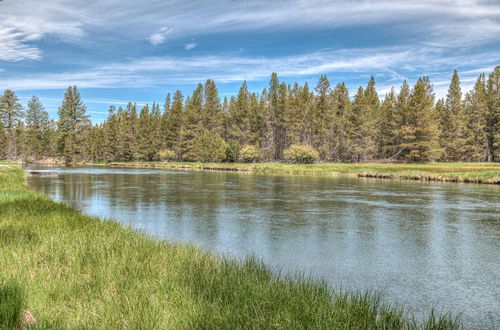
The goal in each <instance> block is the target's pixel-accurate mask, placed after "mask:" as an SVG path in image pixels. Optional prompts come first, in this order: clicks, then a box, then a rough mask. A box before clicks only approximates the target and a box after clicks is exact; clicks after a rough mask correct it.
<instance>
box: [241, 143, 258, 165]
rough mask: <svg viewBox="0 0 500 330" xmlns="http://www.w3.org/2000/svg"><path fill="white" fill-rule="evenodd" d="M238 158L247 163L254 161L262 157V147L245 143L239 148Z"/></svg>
mask: <svg viewBox="0 0 500 330" xmlns="http://www.w3.org/2000/svg"><path fill="white" fill-rule="evenodd" d="M240 159H241V160H242V161H244V162H247V163H255V162H258V161H259V160H261V159H262V149H260V148H258V147H256V146H252V145H247V146H244V147H243V148H241V151H240Z"/></svg>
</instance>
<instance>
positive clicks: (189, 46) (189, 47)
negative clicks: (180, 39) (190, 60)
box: [184, 42, 197, 50]
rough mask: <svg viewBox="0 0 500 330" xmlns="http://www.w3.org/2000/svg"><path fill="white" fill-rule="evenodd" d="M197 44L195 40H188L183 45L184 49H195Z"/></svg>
mask: <svg viewBox="0 0 500 330" xmlns="http://www.w3.org/2000/svg"><path fill="white" fill-rule="evenodd" d="M196 46H197V44H196V42H190V43H187V44H185V45H184V49H185V50H191V49H195V48H196Z"/></svg>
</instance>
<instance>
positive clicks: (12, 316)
mask: <svg viewBox="0 0 500 330" xmlns="http://www.w3.org/2000/svg"><path fill="white" fill-rule="evenodd" d="M23 307H24V295H23V290H22V288H21V286H19V284H17V283H15V282H6V283H0V329H18V328H20V326H21V322H22V313H23Z"/></svg>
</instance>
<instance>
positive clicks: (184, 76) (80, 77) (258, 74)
mask: <svg viewBox="0 0 500 330" xmlns="http://www.w3.org/2000/svg"><path fill="white" fill-rule="evenodd" d="M445 51H447V50H446V49H445V50H442V51H441V52H437V51H436V50H432V49H427V48H422V47H420V48H411V49H408V48H403V47H393V48H371V49H366V48H363V49H343V50H322V51H318V52H312V53H307V54H301V55H294V56H284V57H278V58H269V57H249V56H232V55H211V56H196V57H189V58H178V57H145V58H139V59H134V60H129V61H124V62H115V63H110V64H105V65H99V66H96V67H93V68H90V69H88V70H83V71H75V72H64V73H49V74H40V75H35V76H33V75H30V76H26V77H23V76H20V77H16V78H11V79H0V89H1V88H13V89H17V90H24V89H32V88H33V86H37V88H38V89H61V88H65V87H67V86H69V85H77V86H79V87H81V88H116V86H119V87H120V88H122V87H130V88H141V87H162V86H166V85H190V84H195V83H198V82H201V81H204V80H205V79H207V78H213V79H215V80H216V82H218V83H223V84H224V83H232V82H240V81H243V80H248V81H265V80H267V79H268V77H269V75H270V73H271V72H278V73H279V74H280V76H281V77H284V78H290V79H296V78H304V79H308V78H313V79H317V77H318V76H319V75H320V74H329V75H330V77H331V78H332V79H333V80H338V79H339V78H337V77H341V76H342V73H347V72H348V73H350V74H352V73H354V74H358V75H359V76H360V77H365V78H366V79H367V78H368V77H369V75H370V74H374V75H375V76H376V78H378V79H380V78H383V79H382V80H384V81H385V82H386V83H391V84H398V83H400V82H401V81H402V80H403V79H410V80H412V79H415V78H416V77H418V76H419V75H421V74H426V75H429V76H430V77H431V79H432V80H433V81H435V82H436V83H437V84H439V81H441V80H442V81H449V77H448V76H449V75H450V74H451V71H452V70H453V68H454V67H457V68H458V67H459V66H460V65H462V64H464V63H465V64H467V65H468V67H469V69H468V71H466V72H465V73H464V77H463V78H470V77H475V76H477V70H476V69H481V68H487V67H488V66H486V67H485V63H484V58H485V57H486V58H488V57H489V58H493V59H494V56H493V55H492V54H490V53H481V54H478V55H475V56H471V55H469V54H456V53H454V52H452V53H443V52H445ZM444 55H446V56H444ZM407 63H412V66H407V65H406V64H407ZM489 64H490V66H489V67H492V66H493V65H494V64H495V63H493V62H492V63H489ZM444 66H446V67H447V68H448V70H446V73H444V74H443V67H444ZM396 68H398V69H396ZM471 68H474V69H471ZM363 79H364V78H363ZM383 88H384V87H383V86H381V90H383Z"/></svg>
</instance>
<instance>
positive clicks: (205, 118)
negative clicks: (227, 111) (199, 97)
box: [201, 79, 223, 135]
mask: <svg viewBox="0 0 500 330" xmlns="http://www.w3.org/2000/svg"><path fill="white" fill-rule="evenodd" d="M201 117H202V123H201V125H202V126H203V131H208V132H210V133H213V134H219V135H221V134H222V132H223V118H222V109H221V104H220V98H219V91H218V90H217V86H216V85H215V82H214V81H213V80H211V79H208V80H207V81H206V82H205V85H204V86H203V108H202V115H201Z"/></svg>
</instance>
